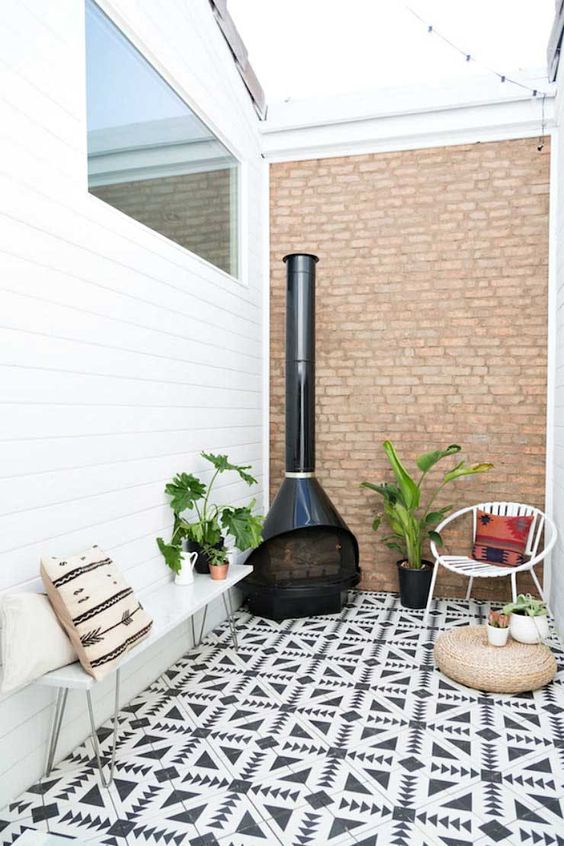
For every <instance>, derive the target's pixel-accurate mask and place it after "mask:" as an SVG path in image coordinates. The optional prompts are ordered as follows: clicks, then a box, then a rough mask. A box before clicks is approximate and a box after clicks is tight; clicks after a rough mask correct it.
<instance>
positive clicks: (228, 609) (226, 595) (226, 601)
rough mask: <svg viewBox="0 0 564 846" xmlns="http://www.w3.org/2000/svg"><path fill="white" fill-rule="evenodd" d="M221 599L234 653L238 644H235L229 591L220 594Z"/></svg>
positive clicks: (235, 633)
mask: <svg viewBox="0 0 564 846" xmlns="http://www.w3.org/2000/svg"><path fill="white" fill-rule="evenodd" d="M222 597H223V604H224V606H225V613H226V614H227V619H228V620H229V627H230V629H231V637H232V639H233V646H234V647H235V652H237V651H238V649H239V644H238V643H237V629H236V628H235V621H234V619H233V609H232V607H231V596H230V594H229V591H228V590H227V591H225V593H223V594H222Z"/></svg>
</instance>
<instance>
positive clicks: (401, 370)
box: [271, 139, 549, 598]
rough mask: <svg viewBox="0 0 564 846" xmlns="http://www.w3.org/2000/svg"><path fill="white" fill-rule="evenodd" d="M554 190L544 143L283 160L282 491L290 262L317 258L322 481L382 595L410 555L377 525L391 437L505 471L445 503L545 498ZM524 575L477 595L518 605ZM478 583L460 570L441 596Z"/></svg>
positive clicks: (274, 378)
mask: <svg viewBox="0 0 564 846" xmlns="http://www.w3.org/2000/svg"><path fill="white" fill-rule="evenodd" d="M548 189H549V152H548V150H547V148H546V147H545V150H544V152H543V153H538V152H537V150H536V143H535V141H534V140H532V139H531V140H529V139H526V140H516V141H503V142H495V143H487V144H473V145H465V146H458V147H446V148H436V149H426V150H413V151H404V152H394V153H380V154H374V155H362V156H354V157H346V158H333V159H323V160H316V161H304V162H290V163H283V164H275V165H273V166H272V168H271V247H272V277H271V294H272V299H271V331H272V338H271V397H272V399H271V420H272V424H271V425H272V435H271V484H272V493H274V492H275V490H276V489H277V487H278V484H279V483H280V480H281V478H282V475H283V470H284V467H283V453H284V307H285V303H284V299H285V275H284V266H283V264H282V262H281V258H282V256H283V255H284V254H285V253H287V252H291V251H294V250H304V251H307V252H315V253H317V254H318V255H319V257H320V262H319V264H318V266H317V392H318V393H317V427H318V429H317V432H318V433H317V471H318V475H319V478H320V480H321V481H322V483H323V484H324V485H325V487H326V489H327V491H328V493H329V494H330V496H331V497H332V498H333V500H334V501H335V503H336V505H337V506H338V507H339V509H340V510H341V512H342V514H343V516H344V517H345V519H346V520H347V522H348V523H349V526H350V527H351V529H352V530H353V531H354V532H355V533H356V535H357V537H358V539H359V542H360V549H361V566H362V569H363V582H362V584H363V586H364V587H365V588H368V589H376V590H390V589H395V587H396V572H395V566H394V563H393V562H394V558H395V556H394V555H393V553H390V552H389V551H388V550H387V549H386V548H385V547H383V546H382V545H381V544H380V542H379V540H378V539H377V537H376V536H375V535H374V534H373V533H372V531H371V529H370V524H371V515H372V513H373V506H374V505H375V504H376V501H377V500H376V497H371V496H370V494H369V493H368V492H367V491H362V490H360V488H359V483H360V482H361V481H362V480H363V479H368V480H371V481H375V482H379V481H382V480H383V479H385V478H387V477H388V476H389V471H388V470H387V466H386V463H385V460H384V459H383V453H382V449H381V442H382V441H383V440H384V439H385V438H387V437H389V438H391V439H392V440H393V442H394V444H396V446H397V448H398V451H399V452H400V454H401V455H402V456H404V457H405V459H406V461H407V463H409V462H410V461H411V460H412V459H413V458H414V457H415V456H416V455H417V454H419V453H421V452H424V451H426V450H428V449H433V448H435V447H438V446H441V447H442V446H446V445H447V444H450V443H453V442H454V443H460V444H462V446H463V447H464V451H463V457H464V458H467V459H468V460H469V461H492V462H493V463H494V464H495V468H494V469H493V470H492V471H490V473H489V474H487V475H484V476H477V477H470V478H468V479H463V480H460V481H458V482H456V483H453V485H452V486H451V487H450V490H449V491H448V493H445V494H444V496H443V497H442V499H441V501H440V502H441V504H445V505H446V504H449V503H452V504H453V505H454V506H456V507H461V506H463V505H467V504H471V503H473V502H477V501H480V500H486V499H504V500H507V499H512V500H520V501H524V502H529V503H532V504H535V505H539V506H541V507H542V506H543V500H544V461H545V393H546V373H545V370H546V308H547V300H546V295H547V254H548ZM446 466H448V464H447V460H445V468H446ZM459 543H460V544H462V546H464V547H465V549H466V548H467V536H466V535H465V536H464V539H463V540H460V541H459ZM508 582H509V580H503V581H502V582H500V581H499V580H490V581H489V582H488V581H486V580H483V581H481V582H480V583H476V589H477V592H480V593H481V594H482V595H489V594H490V592H492V591H493V593H494V594H496V595H497V596H498V597H500V598H502V597H504V596H506V595H507V590H508ZM462 584H463V583H461V581H460V580H458V579H457V578H456V577H454V576H453V574H450V573H446V572H445V571H444V570H443V571H442V572H441V577H440V583H439V585H438V591H439V593H442V594H443V595H445V596H446V595H460V593H461V589H462ZM464 586H465V583H464ZM520 586H521V587H523V588H528V583H527V582H526V581H525V580H523V581H522V582H521V583H520Z"/></svg>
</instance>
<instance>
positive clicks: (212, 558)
mask: <svg viewBox="0 0 564 846" xmlns="http://www.w3.org/2000/svg"><path fill="white" fill-rule="evenodd" d="M202 548H203V550H204V552H205V553H206V555H207V556H208V558H209V562H210V564H211V566H212V567H217V566H218V565H220V564H225V562H226V561H227V550H226V549H225V547H221V549H218V548H217V547H216V546H210V545H209V544H204V545H203V547H202Z"/></svg>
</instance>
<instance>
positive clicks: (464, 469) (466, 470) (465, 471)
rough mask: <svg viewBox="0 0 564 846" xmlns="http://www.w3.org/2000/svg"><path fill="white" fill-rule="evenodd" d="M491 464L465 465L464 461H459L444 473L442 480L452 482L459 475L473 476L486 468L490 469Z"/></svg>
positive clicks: (486, 469) (484, 471) (483, 471)
mask: <svg viewBox="0 0 564 846" xmlns="http://www.w3.org/2000/svg"><path fill="white" fill-rule="evenodd" d="M492 467H493V464H469V465H467V464H466V463H465V462H464V461H461V462H460V463H459V464H457V465H456V466H455V467H453V468H452V470H449V472H448V473H445V475H444V479H443V481H444V482H445V483H446V482H452V481H453V480H454V479H459V478H460V477H461V476H473V475H475V474H476V473H486V472H487V471H488V470H491V468H492Z"/></svg>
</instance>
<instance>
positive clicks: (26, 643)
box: [0, 593, 76, 693]
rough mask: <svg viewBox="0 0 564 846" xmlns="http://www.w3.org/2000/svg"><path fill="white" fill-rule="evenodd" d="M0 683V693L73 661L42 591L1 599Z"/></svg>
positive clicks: (68, 641) (69, 645)
mask: <svg viewBox="0 0 564 846" xmlns="http://www.w3.org/2000/svg"><path fill="white" fill-rule="evenodd" d="M0 624H1V626H2V633H1V638H2V670H3V672H2V686H1V688H0V693H8V692H9V691H10V690H15V688H17V687H22V686H23V685H25V684H30V682H32V681H35V679H37V678H39V676H42V675H43V674H44V673H48V672H49V671H50V670H57V669H58V668H59V667H64V666H65V665H66V664H72V663H73V662H74V661H76V652H75V650H74V648H73V646H72V644H71V642H70V640H69V638H68V637H67V635H66V633H65V631H64V629H63V627H62V626H61V624H60V623H59V621H58V620H57V615H56V614H55V612H54V611H53V609H52V607H51V603H50V602H49V600H48V599H47V597H46V596H44V595H43V594H41V593H12V594H5V595H4V596H3V597H2V598H1V599H0Z"/></svg>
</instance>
